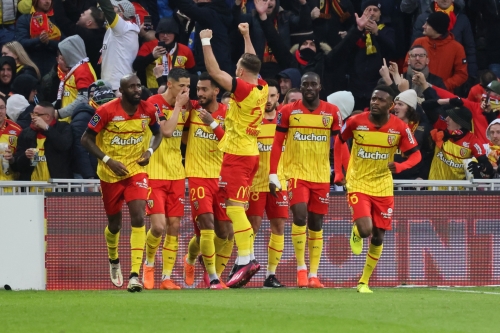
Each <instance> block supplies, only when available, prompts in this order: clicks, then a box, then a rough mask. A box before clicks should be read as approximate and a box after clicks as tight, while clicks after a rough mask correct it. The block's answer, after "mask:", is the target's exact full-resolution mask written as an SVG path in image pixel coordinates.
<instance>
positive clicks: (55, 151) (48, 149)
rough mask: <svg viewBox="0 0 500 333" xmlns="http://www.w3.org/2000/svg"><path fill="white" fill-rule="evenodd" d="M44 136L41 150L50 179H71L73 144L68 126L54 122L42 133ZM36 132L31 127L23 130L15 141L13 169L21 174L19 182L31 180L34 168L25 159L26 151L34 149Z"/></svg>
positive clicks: (60, 122)
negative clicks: (71, 150) (42, 149)
mask: <svg viewBox="0 0 500 333" xmlns="http://www.w3.org/2000/svg"><path fill="white" fill-rule="evenodd" d="M42 133H43V135H45V136H46V139H45V143H44V145H43V148H44V150H45V156H46V159H47V167H48V169H49V174H50V178H64V179H69V178H73V174H72V172H71V166H70V163H71V152H70V148H71V145H72V143H73V135H72V134H71V128H70V125H69V124H68V123H66V122H62V121H56V123H55V124H54V126H50V127H49V130H48V131H43V132H42ZM36 146H37V132H36V131H34V130H33V129H31V127H28V128H25V129H23V131H22V132H21V134H19V137H18V139H17V150H16V152H15V154H14V164H15V169H16V170H17V171H19V172H20V173H21V176H20V180H31V173H32V172H33V170H34V169H35V167H33V166H31V161H30V160H29V159H28V158H27V157H26V154H25V152H26V150H27V149H29V148H36Z"/></svg>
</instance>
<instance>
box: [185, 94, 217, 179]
mask: <svg viewBox="0 0 500 333" xmlns="http://www.w3.org/2000/svg"><path fill="white" fill-rule="evenodd" d="M200 108H202V107H201V106H200V105H198V103H197V102H193V110H191V115H190V117H189V120H188V122H187V123H186V127H189V133H188V140H187V147H186V160H185V162H186V177H196V178H219V173H220V168H221V165H222V156H223V153H222V151H220V150H219V148H218V147H217V145H218V144H219V140H218V139H217V137H216V136H215V134H214V131H213V130H212V129H211V128H210V126H209V125H205V124H204V123H203V121H202V120H201V119H200V117H199V113H198V112H197V110H199V109H200ZM212 117H213V118H214V120H215V121H216V122H218V123H219V124H221V125H222V126H224V119H225V117H226V106H225V105H224V104H222V103H219V108H218V109H217V111H215V112H214V113H212Z"/></svg>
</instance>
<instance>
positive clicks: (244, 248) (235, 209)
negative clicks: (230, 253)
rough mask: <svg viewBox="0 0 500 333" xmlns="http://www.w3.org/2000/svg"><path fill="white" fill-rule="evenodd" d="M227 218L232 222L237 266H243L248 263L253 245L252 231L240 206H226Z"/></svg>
mask: <svg viewBox="0 0 500 333" xmlns="http://www.w3.org/2000/svg"><path fill="white" fill-rule="evenodd" d="M226 213H227V216H229V218H230V219H231V222H233V230H234V240H235V241H236V246H237V248H238V264H239V265H245V264H248V263H249V262H250V253H251V252H250V251H251V249H252V243H253V238H254V235H253V229H252V225H251V224H250V221H248V218H247V215H246V214H245V208H243V207H241V206H228V207H227V208H226Z"/></svg>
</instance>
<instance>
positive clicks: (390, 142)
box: [387, 135, 396, 146]
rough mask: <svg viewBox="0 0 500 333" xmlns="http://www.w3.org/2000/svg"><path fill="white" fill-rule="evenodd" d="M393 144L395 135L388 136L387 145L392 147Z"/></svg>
mask: <svg viewBox="0 0 500 333" xmlns="http://www.w3.org/2000/svg"><path fill="white" fill-rule="evenodd" d="M394 142H396V136H395V135H388V136H387V143H388V144H389V145H391V146H392V145H393V144H394Z"/></svg>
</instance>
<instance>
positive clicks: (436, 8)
mask: <svg viewBox="0 0 500 333" xmlns="http://www.w3.org/2000/svg"><path fill="white" fill-rule="evenodd" d="M454 10H455V6H454V5H453V4H452V5H451V6H450V7H448V9H441V8H440V7H439V6H438V4H437V2H434V11H435V12H443V13H445V14H446V15H448V16H449V17H450V25H449V26H448V31H451V30H452V29H453V27H454V26H455V23H457V15H455V12H454Z"/></svg>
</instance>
